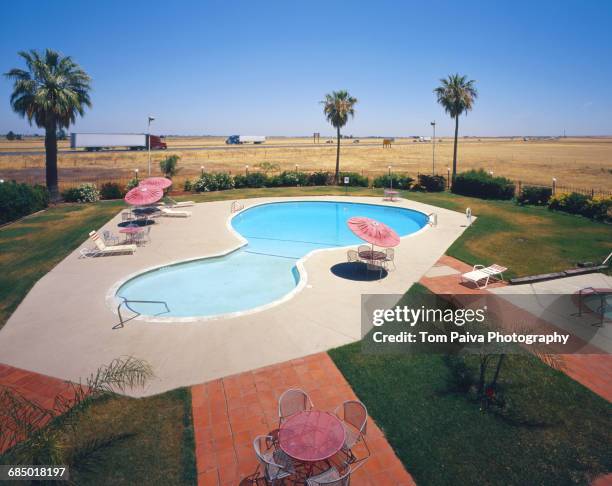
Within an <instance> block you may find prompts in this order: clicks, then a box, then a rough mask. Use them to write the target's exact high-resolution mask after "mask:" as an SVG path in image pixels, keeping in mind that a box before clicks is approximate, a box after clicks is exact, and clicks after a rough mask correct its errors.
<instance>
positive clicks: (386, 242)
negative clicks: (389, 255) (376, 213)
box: [346, 216, 400, 250]
mask: <svg viewBox="0 0 612 486" xmlns="http://www.w3.org/2000/svg"><path fill="white" fill-rule="evenodd" d="M346 224H347V225H348V227H349V229H350V230H351V231H352V232H353V233H355V235H357V236H358V237H359V238H361V239H362V240H364V241H367V242H368V243H371V244H372V250H373V249H374V245H376V246H382V247H383V248H391V247H392V246H397V245H399V244H400V239H399V236H398V235H397V233H396V232H395V231H393V230H392V229H391V228H389V227H388V226H387V225H386V224H384V223H381V222H379V221H376V220H374V219H370V218H365V217H361V216H357V217H354V218H351V219H349V220H348V221H347V223H346Z"/></svg>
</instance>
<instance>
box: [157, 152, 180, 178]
mask: <svg viewBox="0 0 612 486" xmlns="http://www.w3.org/2000/svg"><path fill="white" fill-rule="evenodd" d="M180 159H181V158H180V157H179V156H178V155H176V154H175V155H169V156H168V157H166V158H165V159H163V160H161V161H160V162H159V169H160V170H161V171H162V173H163V174H164V176H166V177H169V178H172V177H174V176H175V175H176V174H178V172H179V170H180V169H179V168H178V161H179V160H180Z"/></svg>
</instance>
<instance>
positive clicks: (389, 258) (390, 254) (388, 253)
mask: <svg viewBox="0 0 612 486" xmlns="http://www.w3.org/2000/svg"><path fill="white" fill-rule="evenodd" d="M389 263H392V264H393V270H395V249H393V248H385V260H384V264H385V266H386V267H387V270H389Z"/></svg>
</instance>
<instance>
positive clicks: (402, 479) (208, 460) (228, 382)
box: [191, 353, 415, 486]
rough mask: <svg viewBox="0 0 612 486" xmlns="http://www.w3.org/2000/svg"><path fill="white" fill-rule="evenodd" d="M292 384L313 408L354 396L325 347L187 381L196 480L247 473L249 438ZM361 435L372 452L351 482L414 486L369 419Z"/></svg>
mask: <svg viewBox="0 0 612 486" xmlns="http://www.w3.org/2000/svg"><path fill="white" fill-rule="evenodd" d="M292 387H297V388H301V389H303V390H304V391H306V392H307V393H308V395H309V396H310V397H311V399H312V401H313V403H314V406H315V409H317V410H326V411H333V410H334V409H335V408H336V407H337V406H338V405H340V404H341V403H342V402H344V401H346V400H355V399H356V398H357V397H356V396H355V394H354V392H353V390H352V389H351V387H350V385H349V384H348V383H347V382H346V380H345V379H344V376H342V374H341V373H340V371H339V370H338V368H336V365H335V364H334V362H333V361H332V360H331V358H330V357H329V355H328V354H327V353H318V354H315V355H311V356H307V357H305V358H298V359H295V360H292V361H288V362H286V363H281V364H277V365H273V366H269V367H266V368H262V369H258V370H254V371H249V372H246V373H241V374H239V375H234V376H229V377H226V378H223V379H219V380H214V381H211V382H209V383H205V384H202V385H196V386H194V387H192V389H191V393H192V403H193V423H194V432H195V442H196V461H197V468H198V484H199V485H200V486H236V485H237V484H242V480H244V479H245V478H247V477H248V476H251V475H253V473H254V472H255V470H256V468H257V460H256V458H255V453H254V451H253V440H254V439H255V437H256V436H258V435H265V434H267V433H269V432H270V431H272V430H274V429H276V428H277V427H278V399H279V397H280V395H281V394H282V393H283V392H284V391H285V390H287V389H288V388H292ZM366 440H367V443H368V447H369V448H370V450H371V452H372V455H371V456H370V458H369V459H368V461H367V462H366V463H365V464H364V465H363V466H362V467H361V468H359V469H358V470H357V472H356V473H355V475H354V476H353V477H351V484H353V485H355V486H383V485H392V486H414V484H415V483H414V481H413V479H412V477H411V476H410V474H408V472H406V470H405V469H404V466H403V465H402V463H401V462H400V460H399V459H398V458H397V456H396V455H395V453H394V452H393V449H392V448H391V446H390V445H389V443H388V442H387V440H386V439H385V436H384V435H383V433H382V432H381V430H380V429H379V428H378V427H377V426H376V424H375V423H374V421H373V420H372V419H369V421H368V425H367V433H366ZM357 449H358V450H357ZM355 454H356V455H357V456H358V457H365V447H363V446H357V447H356V450H355ZM244 484H252V483H251V482H250V481H245V482H244Z"/></svg>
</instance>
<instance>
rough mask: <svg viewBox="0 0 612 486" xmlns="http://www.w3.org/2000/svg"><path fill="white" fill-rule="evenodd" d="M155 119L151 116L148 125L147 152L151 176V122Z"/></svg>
mask: <svg viewBox="0 0 612 486" xmlns="http://www.w3.org/2000/svg"><path fill="white" fill-rule="evenodd" d="M153 120H155V117H152V116H151V115H149V117H148V123H147V151H148V152H149V176H150V175H151V122H152V121H153Z"/></svg>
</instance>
